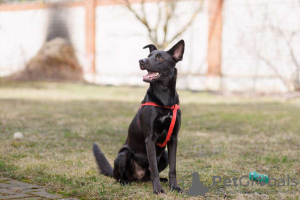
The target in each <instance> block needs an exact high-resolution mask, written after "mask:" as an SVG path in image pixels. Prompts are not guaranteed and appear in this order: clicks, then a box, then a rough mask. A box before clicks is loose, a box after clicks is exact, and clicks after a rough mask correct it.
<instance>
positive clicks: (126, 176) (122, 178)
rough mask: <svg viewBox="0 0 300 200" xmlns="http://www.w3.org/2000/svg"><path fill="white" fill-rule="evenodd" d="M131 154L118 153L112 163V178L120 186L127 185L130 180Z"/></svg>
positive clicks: (131, 172)
mask: <svg viewBox="0 0 300 200" xmlns="http://www.w3.org/2000/svg"><path fill="white" fill-rule="evenodd" d="M131 159H132V156H131V153H130V152H129V151H128V150H124V151H122V152H119V154H118V156H117V158H116V159H115V161H114V171H113V176H114V178H115V179H116V180H117V181H118V182H119V183H121V184H122V185H126V184H129V183H130V182H131V181H132V180H133V177H132V174H133V170H132V166H131V162H130V161H131Z"/></svg>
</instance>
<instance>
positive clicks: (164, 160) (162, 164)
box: [157, 151, 168, 182]
mask: <svg viewBox="0 0 300 200" xmlns="http://www.w3.org/2000/svg"><path fill="white" fill-rule="evenodd" d="M167 166H168V153H167V151H164V152H163V153H162V155H161V156H160V159H159V160H158V163H157V168H158V172H161V171H163V170H164V169H166V168H167ZM159 179H160V181H161V182H168V179H167V178H159Z"/></svg>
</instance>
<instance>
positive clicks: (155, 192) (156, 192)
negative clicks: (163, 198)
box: [153, 188, 165, 194]
mask: <svg viewBox="0 0 300 200" xmlns="http://www.w3.org/2000/svg"><path fill="white" fill-rule="evenodd" d="M153 193H154V194H164V193H165V191H164V190H163V189H162V188H160V189H158V188H157V189H155V188H153Z"/></svg>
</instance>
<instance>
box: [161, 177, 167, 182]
mask: <svg viewBox="0 0 300 200" xmlns="http://www.w3.org/2000/svg"><path fill="white" fill-rule="evenodd" d="M159 180H160V181H161V182H168V181H169V180H168V179H167V178H159Z"/></svg>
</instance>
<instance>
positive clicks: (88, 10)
mask: <svg viewBox="0 0 300 200" xmlns="http://www.w3.org/2000/svg"><path fill="white" fill-rule="evenodd" d="M95 42H96V0H85V52H86V57H87V60H88V65H89V66H88V67H89V73H91V74H95V73H96V62H95V59H96V44H95Z"/></svg>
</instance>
